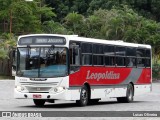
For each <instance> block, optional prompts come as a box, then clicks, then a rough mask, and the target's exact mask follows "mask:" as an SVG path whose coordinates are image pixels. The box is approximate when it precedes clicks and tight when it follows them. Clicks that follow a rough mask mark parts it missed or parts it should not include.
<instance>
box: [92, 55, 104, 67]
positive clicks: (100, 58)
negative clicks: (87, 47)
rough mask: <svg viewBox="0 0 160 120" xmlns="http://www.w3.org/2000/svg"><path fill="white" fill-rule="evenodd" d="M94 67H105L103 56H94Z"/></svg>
mask: <svg viewBox="0 0 160 120" xmlns="http://www.w3.org/2000/svg"><path fill="white" fill-rule="evenodd" d="M93 65H104V64H103V56H99V55H94V56H93Z"/></svg>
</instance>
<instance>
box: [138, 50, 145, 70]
mask: <svg viewBox="0 0 160 120" xmlns="http://www.w3.org/2000/svg"><path fill="white" fill-rule="evenodd" d="M137 67H145V49H143V48H138V49H137Z"/></svg>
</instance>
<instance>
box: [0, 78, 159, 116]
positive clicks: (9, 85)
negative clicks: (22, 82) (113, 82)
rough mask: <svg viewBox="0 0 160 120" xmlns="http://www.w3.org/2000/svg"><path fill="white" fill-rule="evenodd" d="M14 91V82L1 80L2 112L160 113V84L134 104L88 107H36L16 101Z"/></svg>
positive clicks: (105, 103)
mask: <svg viewBox="0 0 160 120" xmlns="http://www.w3.org/2000/svg"><path fill="white" fill-rule="evenodd" d="M13 90H14V80H0V111H160V82H155V83H153V89H152V92H150V93H147V94H143V95H140V96H135V98H134V102H132V103H118V102H117V101H116V99H114V98H112V99H102V100H101V101H100V102H99V103H97V104H94V105H89V106H86V107H78V106H77V105H76V103H75V102H74V101H60V100H57V101H55V103H46V104H45V106H44V107H36V106H35V105H34V104H33V101H32V100H31V99H14V97H13V94H14V93H13ZM64 114H65V113H64Z"/></svg>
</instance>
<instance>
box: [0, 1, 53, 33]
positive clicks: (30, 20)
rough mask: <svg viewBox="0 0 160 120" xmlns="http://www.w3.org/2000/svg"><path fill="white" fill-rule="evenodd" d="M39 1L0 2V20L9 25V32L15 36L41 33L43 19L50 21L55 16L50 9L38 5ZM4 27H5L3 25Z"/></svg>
mask: <svg viewBox="0 0 160 120" xmlns="http://www.w3.org/2000/svg"><path fill="white" fill-rule="evenodd" d="M39 2H40V0H35V1H33V2H26V1H25V0H7V1H6V0H0V6H3V7H1V8H0V20H1V21H4V23H7V24H9V32H10V33H15V34H26V33H35V32H40V31H41V22H42V19H41V18H42V16H43V19H51V18H52V17H53V16H55V14H54V13H53V12H52V8H49V7H46V6H45V5H40V6H39V4H38V3H39ZM4 26H5V25H4Z"/></svg>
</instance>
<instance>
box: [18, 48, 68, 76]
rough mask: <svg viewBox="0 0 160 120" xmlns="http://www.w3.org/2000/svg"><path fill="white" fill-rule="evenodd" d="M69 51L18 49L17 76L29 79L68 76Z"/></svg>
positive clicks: (58, 49) (61, 49)
mask: <svg viewBox="0 0 160 120" xmlns="http://www.w3.org/2000/svg"><path fill="white" fill-rule="evenodd" d="M66 61H67V49H66V48H64V47H54V46H52V47H35V48H33V47H26V48H17V76H20V77H29V78H49V77H62V76H66V75H67V62H66Z"/></svg>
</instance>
